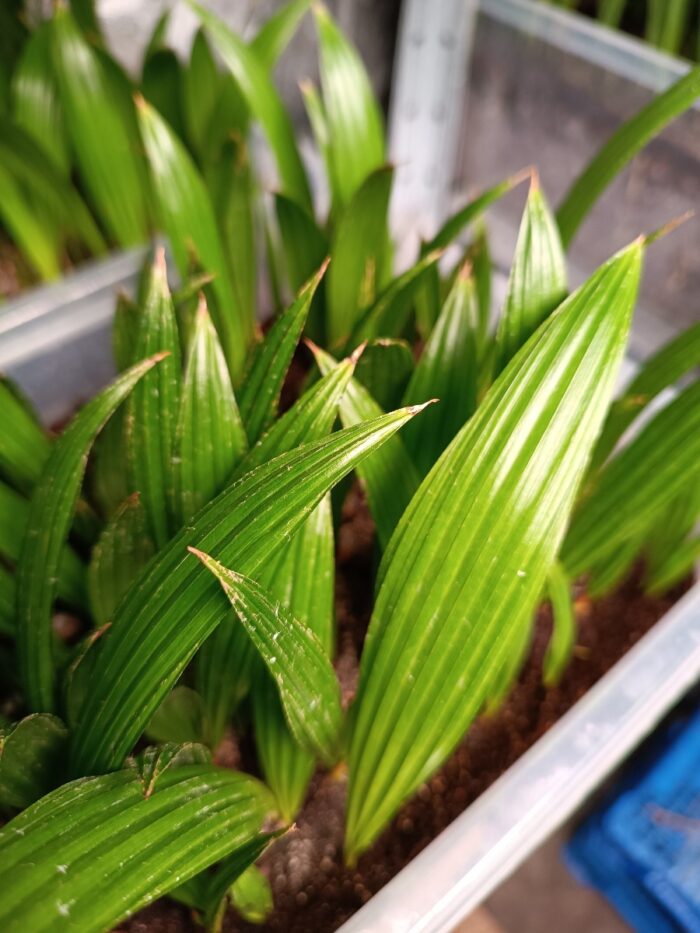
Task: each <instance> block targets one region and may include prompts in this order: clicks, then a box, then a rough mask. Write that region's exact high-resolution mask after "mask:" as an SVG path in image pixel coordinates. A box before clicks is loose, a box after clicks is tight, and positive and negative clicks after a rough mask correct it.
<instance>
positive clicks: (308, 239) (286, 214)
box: [275, 194, 329, 343]
mask: <svg viewBox="0 0 700 933" xmlns="http://www.w3.org/2000/svg"><path fill="white" fill-rule="evenodd" d="M275 211H276V214H277V223H278V226H279V230H280V236H281V239H282V249H283V251H284V264H285V269H286V274H287V282H288V284H289V286H290V288H291V289H292V291H293V292H296V291H298V290H299V289H300V288H301V286H302V285H303V284H304V282H306V281H307V280H308V279H309V278H310V277H311V276H312V275H313V273H314V272H315V270H316V269H318V268H319V266H320V265H321V263H322V262H323V260H324V259H325V257H326V256H327V255H328V252H329V245H328V238H327V237H326V235H325V234H324V233H323V232H322V231H321V230H320V229H319V227H318V225H317V224H316V221H315V220H314V219H313V217H311V215H310V214H308V213H307V211H306V210H305V209H304V208H303V207H300V206H299V205H298V204H297V203H296V202H295V201H292V199H291V198H287V197H285V196H284V195H283V194H276V195H275ZM324 298H325V288H324V287H323V286H321V288H319V289H318V291H317V292H316V295H315V296H314V299H313V301H312V303H311V309H310V311H309V316H308V319H307V324H306V330H307V333H308V334H309V336H310V337H311V338H312V339H313V340H316V341H317V342H321V343H322V342H323V341H325V300H324Z"/></svg>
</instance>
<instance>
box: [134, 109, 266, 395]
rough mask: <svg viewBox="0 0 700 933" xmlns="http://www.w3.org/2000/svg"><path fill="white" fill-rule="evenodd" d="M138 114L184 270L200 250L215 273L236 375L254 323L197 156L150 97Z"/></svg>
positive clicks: (216, 308) (217, 309)
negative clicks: (237, 287)
mask: <svg viewBox="0 0 700 933" xmlns="http://www.w3.org/2000/svg"><path fill="white" fill-rule="evenodd" d="M137 113H138V117H139V126H140V128H141V134H142V136H143V141H144V145H145V147H146V155H147V157H148V161H149V164H150V167H151V175H152V177H153V184H154V190H155V195H156V201H157V204H158V208H159V214H160V220H161V223H162V225H163V229H164V230H165V232H166V233H167V235H168V237H169V240H170V246H171V248H172V251H173V255H174V256H175V260H176V262H177V265H178V269H179V270H180V274H181V275H183V276H185V275H187V274H188V272H189V270H190V263H191V259H192V254H193V253H194V256H195V258H196V259H197V260H198V261H199V263H201V266H202V268H203V269H204V271H206V272H208V273H210V274H211V275H213V276H214V280H213V282H212V286H211V287H212V291H213V293H214V295H215V297H216V302H215V304H214V305H213V306H212V307H210V311H211V315H212V318H213V319H214V323H215V325H216V329H217V331H218V333H219V337H220V339H221V345H222V346H223V348H224V354H225V355H226V361H227V363H228V366H229V370H230V372H231V378H232V379H234V380H235V379H236V378H237V377H238V376H239V375H240V373H241V370H242V367H243V362H244V360H245V356H246V348H247V346H248V343H249V341H250V339H251V336H252V332H253V322H252V320H250V319H249V318H247V317H246V314H245V312H244V309H243V308H242V307H241V305H240V303H239V302H238V300H237V297H236V294H235V292H234V289H233V285H232V282H231V279H230V276H229V272H228V266H227V263H226V258H225V255H224V249H223V245H222V242H221V238H220V236H219V232H218V230H217V227H216V219H215V216H214V209H213V207H212V204H211V201H210V198H209V195H208V193H207V190H206V188H205V186H204V182H203V180H202V178H201V176H200V175H199V173H198V171H197V169H196V167H195V165H194V163H193V162H192V159H191V158H190V156H189V154H188V153H187V151H186V149H185V148H184V146H183V145H182V143H181V142H180V140H179V139H178V138H177V137H176V136H175V134H174V133H173V131H172V130H171V129H170V128H169V127H168V125H167V124H166V123H165V122H164V120H163V119H162V118H161V117H160V116H159V115H158V114H157V113H156V112H155V111H154V110H153V108H152V107H150V106H149V105H148V104H147V103H146V102H145V101H144V100H140V101H138V106H137Z"/></svg>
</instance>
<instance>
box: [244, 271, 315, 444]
mask: <svg viewBox="0 0 700 933" xmlns="http://www.w3.org/2000/svg"><path fill="white" fill-rule="evenodd" d="M326 265H327V263H324V264H323V265H322V266H321V268H320V269H319V270H318V272H317V273H316V274H315V275H314V276H313V277H312V278H311V279H310V280H309V281H308V282H307V283H306V285H305V286H304V287H303V288H302V289H301V290H300V292H299V294H298V295H297V297H296V299H295V300H294V301H293V302H292V304H291V305H290V306H289V308H288V309H287V310H286V311H284V312H283V313H282V314H281V315H280V317H279V318H278V319H277V320H276V321H275V323H274V324H273V325H272V327H271V328H270V330H269V331H268V332H267V334H266V335H265V338H264V339H263V341H262V343H260V344H258V346H257V347H256V348H255V351H254V353H253V357H252V359H251V363H250V366H249V368H248V371H247V373H246V376H245V380H244V382H243V385H242V386H241V389H240V392H239V394H238V397H239V400H240V409H241V416H242V417H243V423H244V424H245V427H246V432H247V434H248V439H249V441H250V443H251V444H254V443H255V442H256V441H257V440H258V439H259V438H260V436H261V434H262V433H263V431H265V429H266V428H267V427H269V425H270V424H271V422H272V421H273V420H274V418H275V414H276V412H277V402H278V400H279V396H280V392H281V391H282V384H283V383H284V377H285V376H286V375H287V369H288V368H289V364H290V363H291V361H292V357H293V356H294V351H295V349H296V347H297V344H298V342H299V338H300V337H301V334H302V331H303V330H304V323H305V322H306V317H307V315H308V313H309V306H310V304H311V300H312V298H313V296H314V293H315V291H316V289H317V288H318V284H319V282H320V281H321V279H322V277H323V274H324V272H325V271H326Z"/></svg>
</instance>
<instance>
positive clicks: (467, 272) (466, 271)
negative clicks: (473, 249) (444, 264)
mask: <svg viewBox="0 0 700 933" xmlns="http://www.w3.org/2000/svg"><path fill="white" fill-rule="evenodd" d="M471 276H472V261H471V259H465V260H464V262H463V263H462V265H461V266H460V267H459V270H458V272H457V278H458V279H459V281H460V282H468V281H469V279H470V278H471Z"/></svg>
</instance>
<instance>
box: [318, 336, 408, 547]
mask: <svg viewBox="0 0 700 933" xmlns="http://www.w3.org/2000/svg"><path fill="white" fill-rule="evenodd" d="M312 349H313V352H314V357H315V359H316V365H317V366H318V368H319V369H320V370H321V372H322V373H324V374H325V373H328V372H330V371H331V370H332V368H333V366H334V365H337V364H336V363H335V360H334V359H333V357H332V356H330V354H328V353H326V352H325V351H323V350H321V349H320V348H319V347H313V348H312ZM423 407H424V406H421V408H423ZM380 415H381V408H380V407H379V405H378V404H377V403H376V402H375V400H374V399H373V398H372V396H371V395H370V394H369V392H368V391H367V390H366V389H365V387H364V386H362V385H360V383H359V382H358V381H357V380H356V379H353V380H351V382H350V383H349V385H348V388H347V390H346V392H345V395H344V396H343V398H342V400H341V402H340V420H341V421H342V423H343V425H344V426H345V427H346V428H347V427H349V426H351V425H357V424H362V423H363V422H365V421H367V420H368V419H372V418H377V417H379V416H380ZM357 475H358V476H359V478H360V482H361V483H362V485H363V487H364V489H365V492H366V493H367V498H368V500H369V507H370V511H371V512H372V517H373V518H374V523H375V525H376V527H377V537H378V539H379V543H380V545H381V547H382V548H385V547H386V546H387V544H388V543H389V539H390V538H391V535H392V533H393V531H394V528H395V527H396V525H397V523H398V521H399V519H400V518H401V516H402V514H403V512H404V509H405V508H406V506H407V505H408V503H409V502H410V501H411V498H412V497H413V494H414V493H415V491H416V489H417V488H418V484H419V477H418V473H417V471H416V468H415V466H414V465H413V462H412V460H411V458H410V457H409V455H408V452H407V450H406V447H405V446H404V443H403V441H402V440H401V438H400V437H395V438H392V439H391V440H389V441H388V442H387V444H386V445H384V447H383V448H381V449H379V450H377V451H375V452H374V453H373V454H372V455H371V456H370V457H368V458H367V459H366V460H365V461H364V463H362V464H361V465H360V466H358V468H357Z"/></svg>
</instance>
